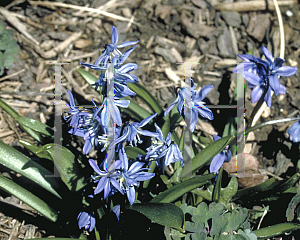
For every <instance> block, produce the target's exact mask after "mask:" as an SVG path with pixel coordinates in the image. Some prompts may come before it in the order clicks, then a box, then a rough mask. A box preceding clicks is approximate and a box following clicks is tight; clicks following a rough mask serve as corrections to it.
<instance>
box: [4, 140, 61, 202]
mask: <svg viewBox="0 0 300 240" xmlns="http://www.w3.org/2000/svg"><path fill="white" fill-rule="evenodd" d="M0 164H2V165H4V166H5V167H7V168H9V169H11V170H13V171H15V172H17V173H20V174H21V175H23V176H24V177H26V178H28V179H31V180H32V181H34V182H35V183H37V184H38V185H40V186H41V187H43V188H45V189H46V190H48V191H49V192H51V193H52V194H53V195H55V196H57V197H58V198H61V196H60V195H59V194H58V193H57V191H56V189H58V188H59V187H60V184H59V182H58V181H57V178H54V177H47V176H53V174H52V173H51V172H50V171H48V170H47V169H45V168H44V167H42V166H41V165H39V164H38V163H36V162H34V161H32V160H31V159H30V158H29V157H27V156H25V155H23V154H22V153H20V152H19V151H17V150H16V149H14V148H12V147H10V146H8V145H6V144H4V143H3V142H1V141H0Z"/></svg>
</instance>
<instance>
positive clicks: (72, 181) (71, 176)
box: [43, 143, 87, 191]
mask: <svg viewBox="0 0 300 240" xmlns="http://www.w3.org/2000/svg"><path fill="white" fill-rule="evenodd" d="M43 148H44V149H45V152H48V154H49V155H50V156H51V158H52V160H53V162H54V164H55V167H56V168H57V170H58V172H59V173H60V177H61V179H62V181H63V182H64V183H65V184H66V186H67V187H68V188H69V189H70V191H79V190H81V189H82V188H84V187H85V186H86V184H87V183H86V182H85V177H84V176H83V173H82V167H81V165H80V164H79V163H78V162H77V160H76V159H75V155H74V154H73V153H72V152H71V151H70V150H69V149H67V148H65V147H63V146H61V145H58V144H54V143H50V144H47V145H45V146H43Z"/></svg>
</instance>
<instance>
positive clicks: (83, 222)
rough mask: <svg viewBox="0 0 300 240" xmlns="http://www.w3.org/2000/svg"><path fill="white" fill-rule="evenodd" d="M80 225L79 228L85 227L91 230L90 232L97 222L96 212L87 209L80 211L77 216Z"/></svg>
mask: <svg viewBox="0 0 300 240" xmlns="http://www.w3.org/2000/svg"><path fill="white" fill-rule="evenodd" d="M77 221H78V227H79V229H81V228H83V227H84V229H85V230H89V232H91V231H93V229H94V228H95V224H96V219H95V213H94V212H91V213H87V212H85V211H83V212H80V213H79V214H78V217H77Z"/></svg>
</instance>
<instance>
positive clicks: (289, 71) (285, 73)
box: [274, 66, 298, 77]
mask: <svg viewBox="0 0 300 240" xmlns="http://www.w3.org/2000/svg"><path fill="white" fill-rule="evenodd" d="M297 70H298V69H297V68H296V67H289V66H284V67H281V68H278V69H277V70H275V71H274V74H278V75H279V76H282V77H289V76H292V75H294V74H295V73H296V72H297Z"/></svg>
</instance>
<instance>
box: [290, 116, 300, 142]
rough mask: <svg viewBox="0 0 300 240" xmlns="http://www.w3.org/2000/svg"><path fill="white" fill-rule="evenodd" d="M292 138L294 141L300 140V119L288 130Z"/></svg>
mask: <svg viewBox="0 0 300 240" xmlns="http://www.w3.org/2000/svg"><path fill="white" fill-rule="evenodd" d="M288 134H289V135H290V140H291V141H293V142H294V143H296V142H300V121H298V122H295V123H294V124H293V125H292V126H291V127H290V128H289V130H288Z"/></svg>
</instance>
